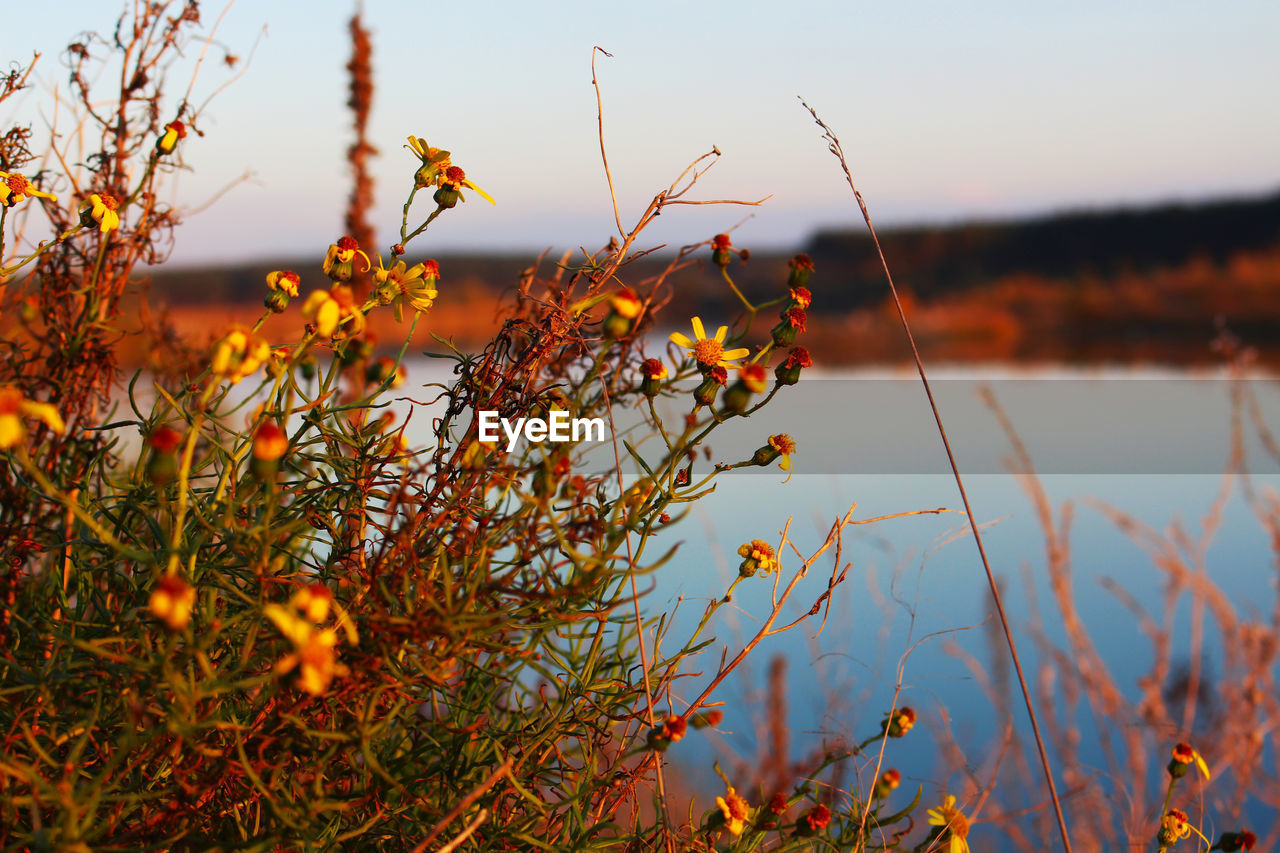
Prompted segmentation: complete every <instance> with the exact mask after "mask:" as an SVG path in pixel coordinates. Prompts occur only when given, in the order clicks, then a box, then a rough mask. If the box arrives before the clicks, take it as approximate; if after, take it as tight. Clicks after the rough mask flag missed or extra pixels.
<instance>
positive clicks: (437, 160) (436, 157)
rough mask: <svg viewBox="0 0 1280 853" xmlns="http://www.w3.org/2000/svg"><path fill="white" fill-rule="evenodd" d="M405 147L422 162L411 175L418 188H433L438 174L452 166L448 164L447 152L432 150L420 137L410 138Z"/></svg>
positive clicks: (437, 149)
mask: <svg viewBox="0 0 1280 853" xmlns="http://www.w3.org/2000/svg"><path fill="white" fill-rule="evenodd" d="M405 147H406V148H408V149H409V150H410V151H412V152H413V153H414V155H415V156H416V157H417V158H418V159H419V160H421V161H422V165H421V166H420V167H418V171H416V172H414V174H413V181H414V183H415V184H417V186H418V187H419V188H422V187H430V186H435V185H436V179H437V178H438V177H439V176H440V174H441V173H442V172H443V171H444V170H445V169H447V168H449V166H451V165H452V164H451V163H450V162H449V152H448V151H444V150H441V149H439V148H432V147H431V146H430V145H428V144H427V140H425V139H423V138H422V137H420V136H410V137H409V144H408V145H406V146H405Z"/></svg>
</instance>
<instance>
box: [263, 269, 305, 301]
mask: <svg viewBox="0 0 1280 853" xmlns="http://www.w3.org/2000/svg"><path fill="white" fill-rule="evenodd" d="M301 282H302V279H301V278H299V276H298V274H297V273H296V272H294V271H293V270H273V271H272V272H269V273H267V287H269V288H271V289H272V290H276V291H279V292H281V293H284V294H285V295H287V296H297V295H298V285H299V284H300V283H301Z"/></svg>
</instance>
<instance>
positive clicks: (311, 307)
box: [302, 284, 365, 338]
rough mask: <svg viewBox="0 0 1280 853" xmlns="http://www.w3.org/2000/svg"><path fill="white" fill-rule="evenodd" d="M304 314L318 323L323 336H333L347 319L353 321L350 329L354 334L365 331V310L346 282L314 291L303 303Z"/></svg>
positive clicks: (317, 331)
mask: <svg viewBox="0 0 1280 853" xmlns="http://www.w3.org/2000/svg"><path fill="white" fill-rule="evenodd" d="M302 316H303V317H306V318H307V319H308V320H311V321H313V322H314V323H315V324H316V334H317V335H319V336H320V337H322V338H327V337H331V336H332V335H333V334H334V333H335V332H336V331H338V327H339V326H341V325H342V324H343V323H345V322H346V321H347V320H350V321H351V328H350V329H349V330H348V331H349V332H350V333H351V334H352V335H358V334H360V333H361V332H363V331H364V326H365V320H364V312H362V311H361V310H360V306H359V305H357V304H356V297H355V293H354V292H352V290H351V288H350V287H348V286H347V285H345V284H335V285H334V286H333V287H332V288H330V289H329V290H316V291H313V292H312V294H311V295H310V296H308V297H307V301H306V302H304V303H303V305H302Z"/></svg>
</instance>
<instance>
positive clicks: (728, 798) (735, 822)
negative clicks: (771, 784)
mask: <svg viewBox="0 0 1280 853" xmlns="http://www.w3.org/2000/svg"><path fill="white" fill-rule="evenodd" d="M716 805H717V806H718V807H719V808H720V814H721V815H722V816H723V817H724V826H725V829H727V830H729V831H730V832H732V833H733V834H734V835H741V834H742V830H743V829H745V828H746V826H747V819H748V818H750V817H751V807H750V806H749V805H747V801H746V800H744V799H742V797H739V796H738V794H737V792H736V791H734V790H733V786H732V785H729V786H728V790H726V791H725V794H724V796H723V797H716Z"/></svg>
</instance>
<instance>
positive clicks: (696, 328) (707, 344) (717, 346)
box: [671, 317, 751, 368]
mask: <svg viewBox="0 0 1280 853" xmlns="http://www.w3.org/2000/svg"><path fill="white" fill-rule="evenodd" d="M691 322H692V325H693V339H692V340H691V339H689V338H688V337H686V336H685V335H682V334H680V333H679V332H673V333H672V334H671V340H672V341H673V342H674V343H675V344H676V345H677V346H681V347H684V348H685V349H687V350H689V351H690V352H692V353H693V357H694V358H695V359H696V360H697V362H698V365H699V366H701V367H708V368H710V367H736V366H737V365H736V364H733V362H735V361H737V360H738V359H740V358H743V357H745V356H747V355H749V354H750V353H751V350H749V349H746V348H745V347H742V348H739V349H731V350H729V351H728V352H726V351H725V348H724V338H725V335H727V334H728V332H729V327H728V326H721V327H720V328H719V329H717V330H716V334H715V337H713V338H708V337H707V331H706V329H705V328H703V326H702V318H701V317H694V318H693V320H692V321H691Z"/></svg>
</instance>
